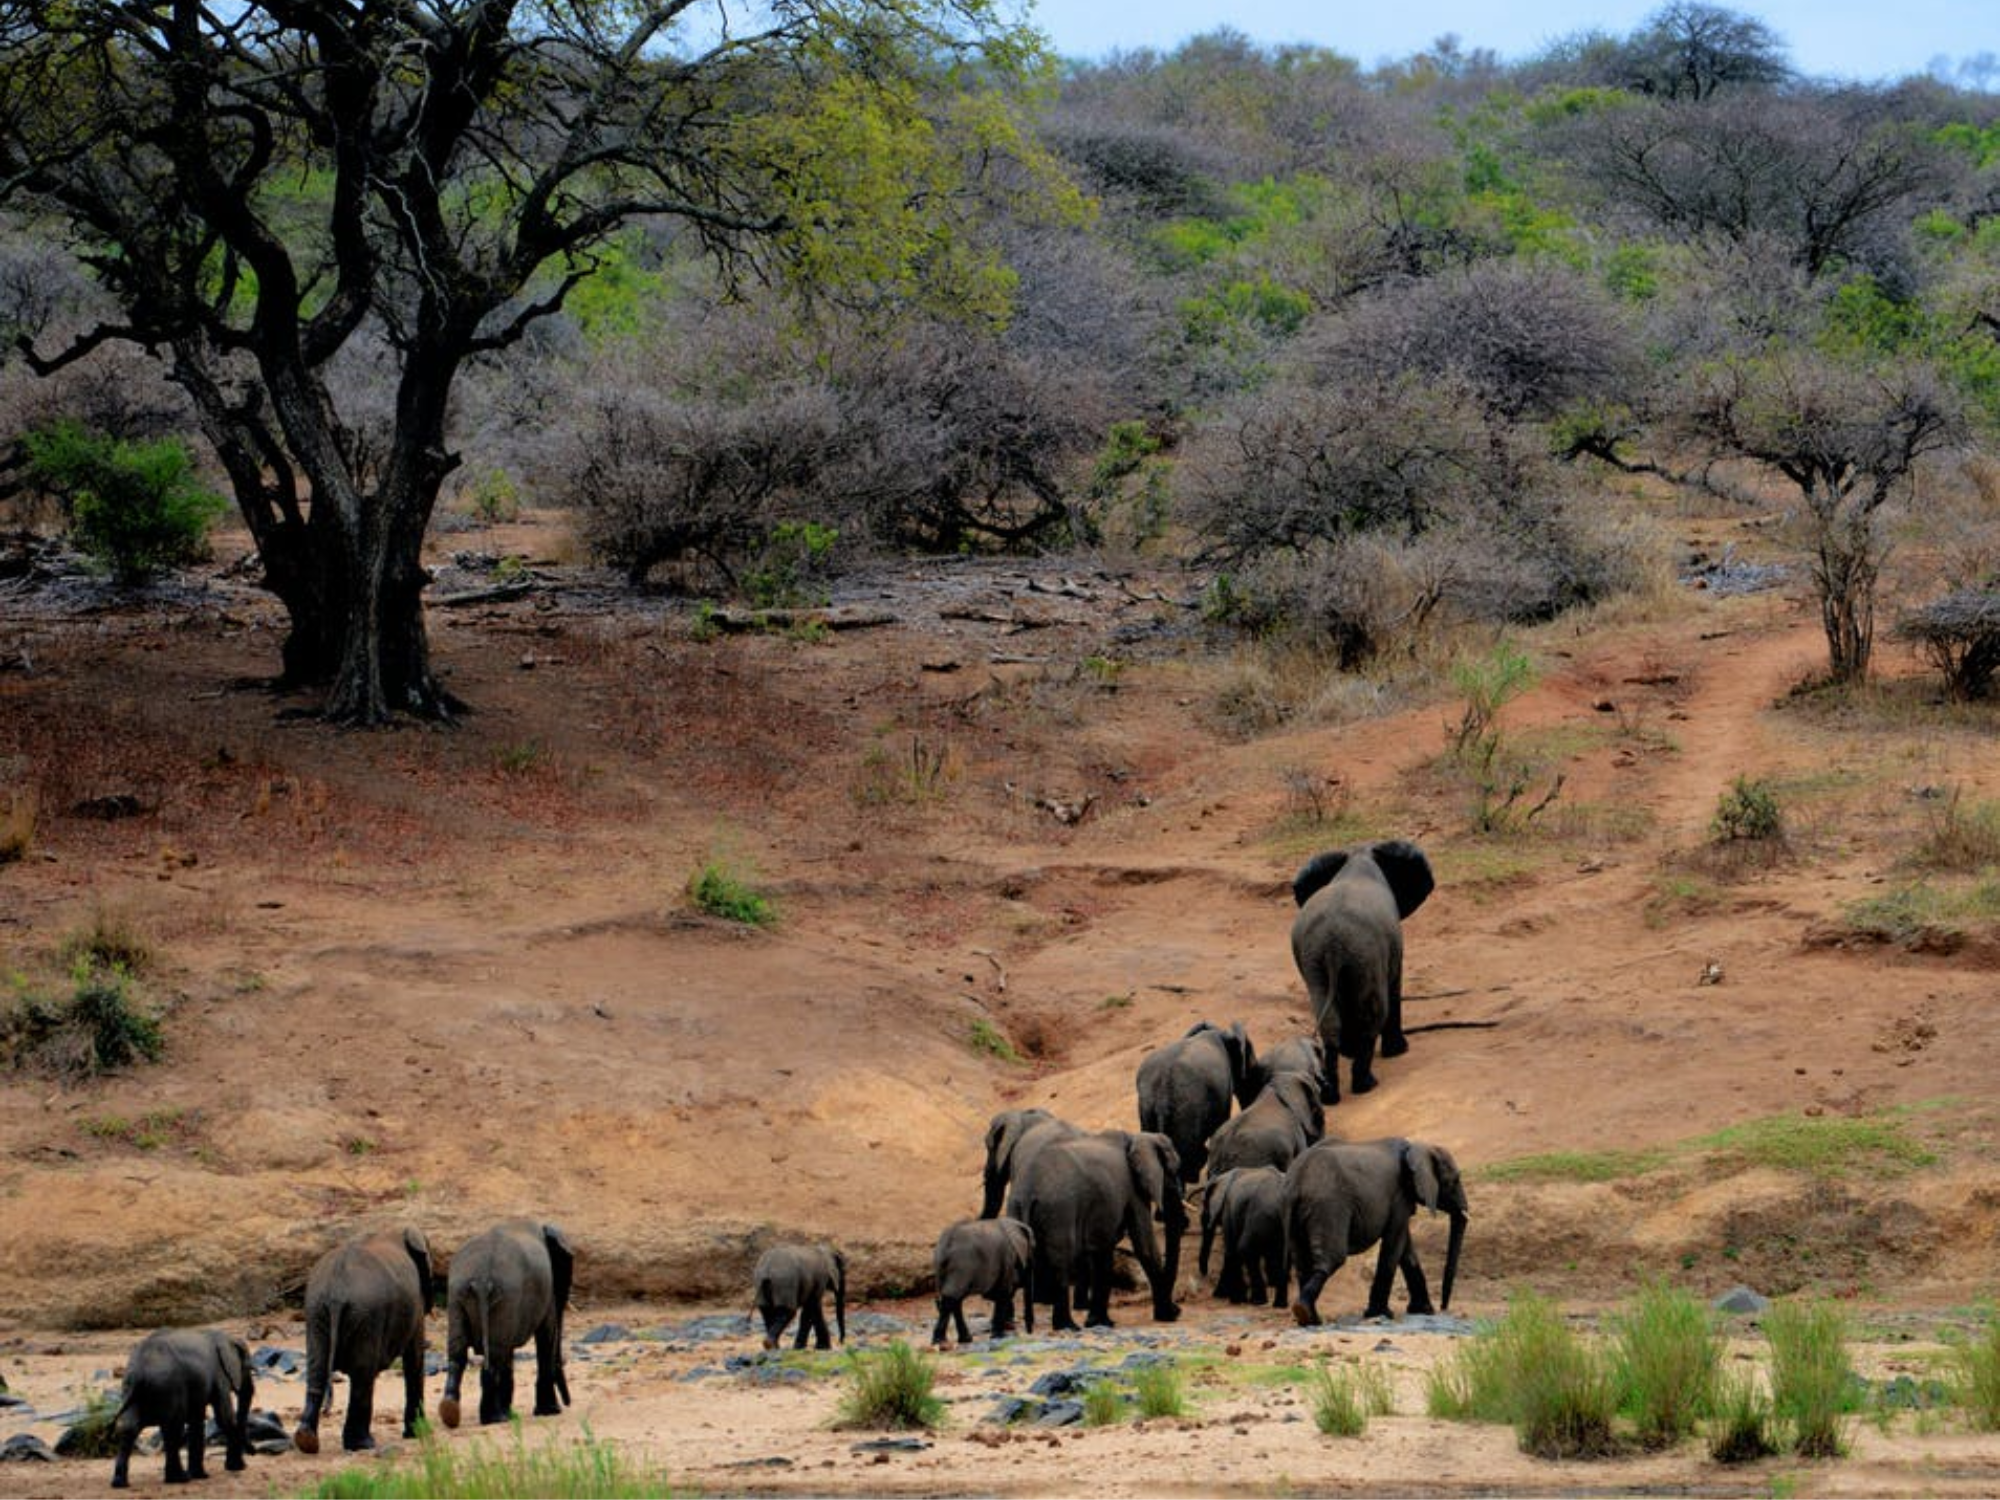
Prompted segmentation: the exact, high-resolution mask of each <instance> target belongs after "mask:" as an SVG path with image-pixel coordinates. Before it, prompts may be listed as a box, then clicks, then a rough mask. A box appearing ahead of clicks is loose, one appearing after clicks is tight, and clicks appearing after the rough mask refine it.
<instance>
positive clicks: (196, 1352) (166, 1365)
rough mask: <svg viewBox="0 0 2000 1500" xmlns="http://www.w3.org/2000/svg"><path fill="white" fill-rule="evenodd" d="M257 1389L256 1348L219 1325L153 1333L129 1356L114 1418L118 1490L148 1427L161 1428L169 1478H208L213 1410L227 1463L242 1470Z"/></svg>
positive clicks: (113, 1470) (124, 1485)
mask: <svg viewBox="0 0 2000 1500" xmlns="http://www.w3.org/2000/svg"><path fill="white" fill-rule="evenodd" d="M254 1391H255V1382H254V1381H252V1379H251V1378H250V1349H249V1346H248V1345H246V1344H245V1343H244V1342H243V1340H241V1339H239V1338H234V1337H232V1336H230V1335H229V1334H226V1333H223V1332H220V1331H219V1330H217V1329H213V1328H163V1329H161V1330H160V1331H159V1332H158V1333H149V1334H147V1335H146V1337H145V1338H143V1339H141V1340H140V1341H139V1345H138V1347H137V1348H135V1349H134V1350H133V1351H132V1355H131V1358H129V1359H127V1360H126V1361H125V1388H124V1391H123V1393H122V1395H121V1397H120V1400H119V1402H118V1415H117V1416H116V1417H115V1418H114V1419H113V1420H112V1424H111V1431H112V1436H113V1441H114V1442H115V1443H116V1444H117V1456H116V1458H114V1459H113V1460H112V1465H111V1488H113V1489H114V1490H122V1489H125V1488H127V1487H128V1486H129V1485H130V1484H131V1479H130V1477H129V1470H130V1468H131V1464H132V1449H133V1447H134V1445H136V1444H137V1443H138V1441H139V1434H140V1433H141V1432H142V1431H144V1430H145V1429H146V1428H148V1427H157V1428H159V1429H160V1442H161V1444H162V1445H163V1446H164V1447H165V1448H166V1453H167V1483H168V1484H185V1483H186V1482H187V1481H188V1480H190V1479H206V1478H208V1469H207V1468H206V1467H205V1466H204V1465H203V1463H202V1448H203V1444H204V1442H205V1441H206V1438H207V1432H208V1418H207V1414H208V1411H209V1409H210V1408H213V1409H214V1411H215V1422H216V1425H217V1426H218V1427H220V1428H221V1429H222V1439H223V1443H224V1444H225V1452H226V1456H225V1457H224V1459H223V1467H224V1468H228V1469H241V1468H242V1467H243V1454H244V1450H245V1449H246V1448H248V1447H249V1443H248V1441H247V1439H246V1436H245V1428H246V1426H247V1425H248V1423H249V1420H250V1398H251V1396H252V1395H253V1394H254ZM183 1449H185V1450H186V1453H187V1463H186V1466H185V1467H183V1466H182V1463H181V1453H182V1450H183Z"/></svg>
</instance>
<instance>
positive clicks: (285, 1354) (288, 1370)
mask: <svg viewBox="0 0 2000 1500" xmlns="http://www.w3.org/2000/svg"><path fill="white" fill-rule="evenodd" d="M250 1367H251V1368H252V1369H253V1370H255V1371H257V1373H258V1374H260V1375H282V1376H287V1377H290V1376H294V1375H298V1374H301V1373H303V1372H304V1370H305V1367H306V1357H305V1355H304V1354H303V1353H302V1352H301V1351H299V1350H297V1349H279V1348H275V1347H273V1346H271V1345H269V1344H267V1345H265V1346H264V1347H263V1348H261V1349H259V1350H257V1352H256V1353H254V1354H252V1355H251V1356H250Z"/></svg>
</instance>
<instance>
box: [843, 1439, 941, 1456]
mask: <svg viewBox="0 0 2000 1500" xmlns="http://www.w3.org/2000/svg"><path fill="white" fill-rule="evenodd" d="M930 1446H931V1440H930V1439H929V1438H920V1437H884V1438H870V1439H868V1441H867V1442H865V1443H856V1444H854V1446H853V1447H851V1448H850V1449H849V1450H848V1451H849V1452H850V1453H922V1452H923V1451H924V1450H925V1449H926V1448H928V1447H930Z"/></svg>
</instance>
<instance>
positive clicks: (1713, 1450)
mask: <svg viewBox="0 0 2000 1500" xmlns="http://www.w3.org/2000/svg"><path fill="white" fill-rule="evenodd" d="M1777 1451H1778V1445H1777V1444H1776V1443H1775V1442H1773V1441H1772V1438H1771V1401H1770V1398H1769V1397H1768V1396H1766V1395H1765V1394H1764V1392H1763V1390H1762V1389H1761V1388H1760V1387H1759V1386H1758V1384H1757V1376H1756V1374H1755V1372H1754V1371H1750V1370H1725V1371H1720V1372H1718V1373H1717V1376H1716V1381H1715V1389H1714V1392H1713V1393H1712V1395H1711V1396H1710V1399H1709V1415H1708V1456H1709V1457H1710V1458H1712V1459H1714V1460H1715V1461H1716V1462H1717V1463H1719V1464H1747V1463H1754V1462H1756V1461H1757V1460H1758V1459H1760V1458H1768V1457H1770V1455H1772V1454H1773V1453H1776V1452H1777Z"/></svg>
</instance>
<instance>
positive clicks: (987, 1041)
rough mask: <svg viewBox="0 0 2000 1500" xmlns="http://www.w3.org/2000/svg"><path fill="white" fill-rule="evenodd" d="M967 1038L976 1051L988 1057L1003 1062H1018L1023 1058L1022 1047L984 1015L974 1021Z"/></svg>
mask: <svg viewBox="0 0 2000 1500" xmlns="http://www.w3.org/2000/svg"><path fill="white" fill-rule="evenodd" d="M966 1040H967V1041H968V1042H969V1043H970V1044H971V1046H972V1050H973V1051H974V1052H983V1053H985V1054H986V1055H987V1056H988V1057H991V1058H996V1059H998V1060H999V1061H1001V1062H1003V1063H1017V1062H1019V1061H1020V1060H1021V1053H1020V1049H1019V1048H1017V1047H1016V1046H1015V1045H1014V1044H1013V1043H1012V1042H1010V1041H1008V1040H1007V1038H1006V1035H1005V1034H1004V1033H1003V1032H1002V1031H1001V1030H1000V1028H999V1027H997V1026H995V1025H994V1024H993V1023H992V1022H991V1021H989V1020H987V1019H986V1018H985V1017H984V1016H981V1017H979V1018H978V1019H976V1020H975V1021H974V1022H973V1023H972V1029H971V1030H970V1031H969V1032H968V1033H967V1034H966Z"/></svg>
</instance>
